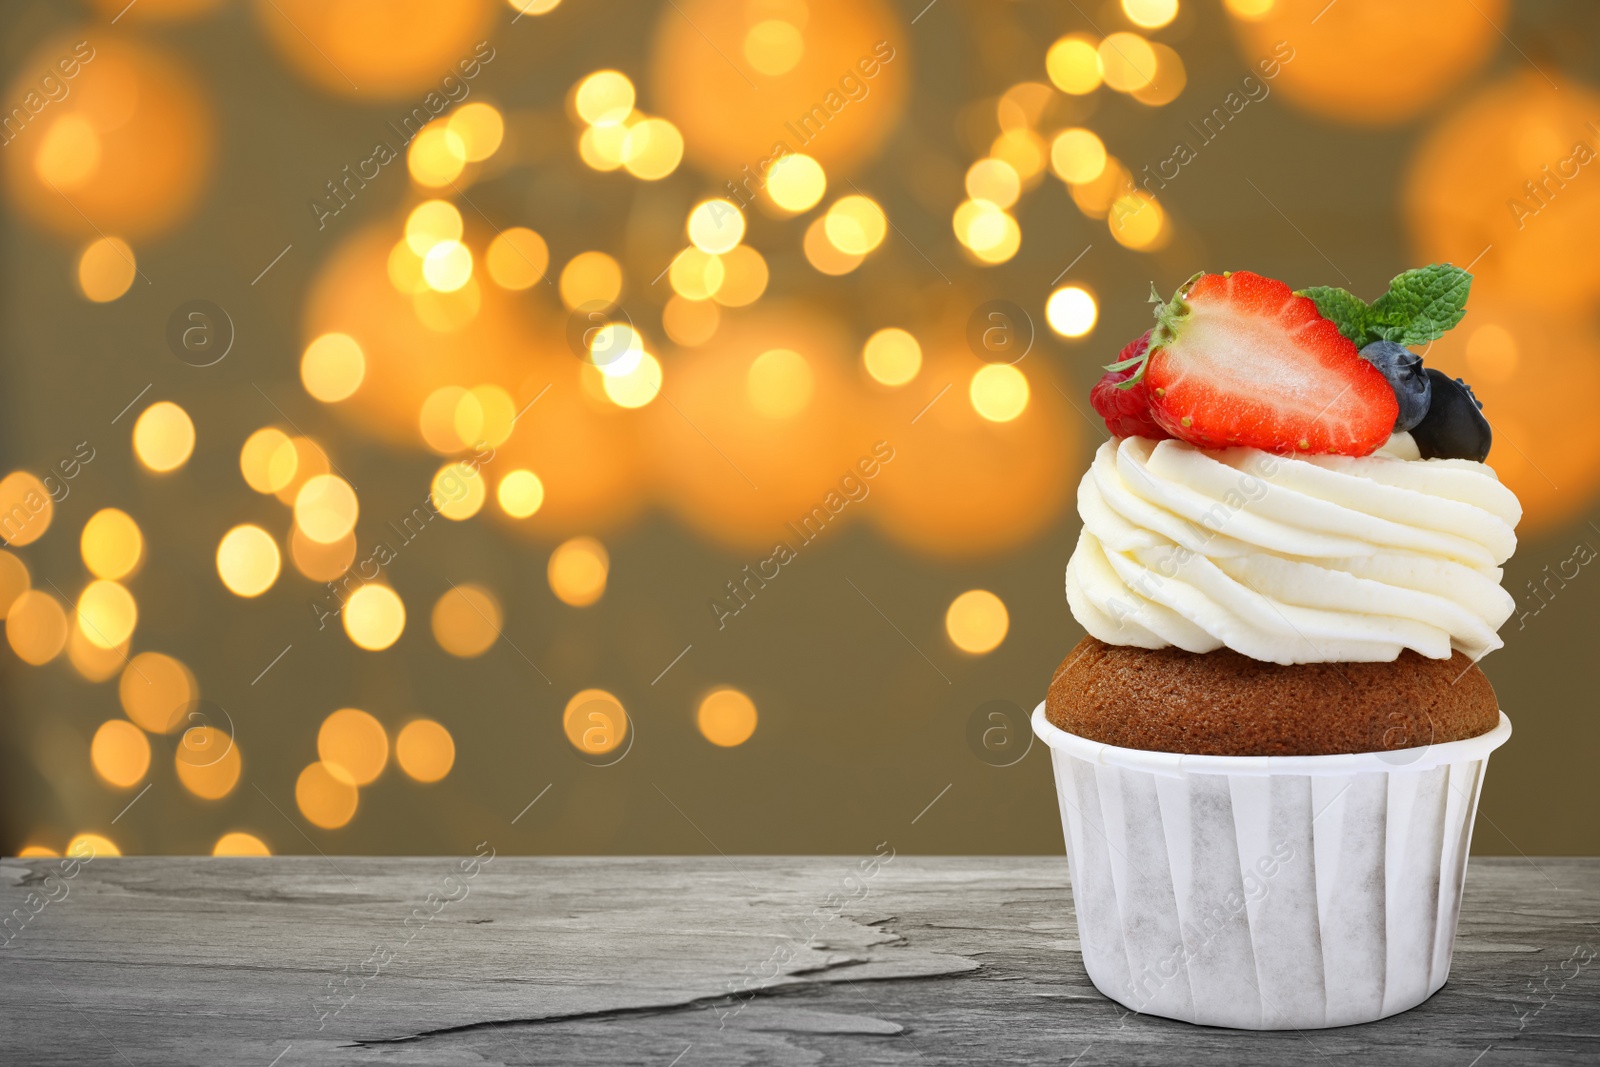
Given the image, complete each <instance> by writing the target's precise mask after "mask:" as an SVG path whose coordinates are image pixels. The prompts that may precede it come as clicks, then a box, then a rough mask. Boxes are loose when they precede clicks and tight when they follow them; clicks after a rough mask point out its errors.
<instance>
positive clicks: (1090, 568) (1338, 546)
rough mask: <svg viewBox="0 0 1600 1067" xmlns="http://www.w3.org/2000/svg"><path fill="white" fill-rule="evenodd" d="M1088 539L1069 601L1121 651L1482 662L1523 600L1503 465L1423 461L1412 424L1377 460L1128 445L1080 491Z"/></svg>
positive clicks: (1515, 516) (1114, 451) (1095, 467)
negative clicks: (1511, 569) (1512, 577)
mask: <svg viewBox="0 0 1600 1067" xmlns="http://www.w3.org/2000/svg"><path fill="white" fill-rule="evenodd" d="M1078 511H1079V514H1080V515H1081V516H1082V517H1083V532H1082V533H1081V534H1080V535H1079V537H1078V545H1077V548H1076V550H1075V551H1074V552H1073V554H1072V559H1071V561H1070V562H1069V563H1068V564H1067V602H1068V604H1069V605H1070V606H1071V608H1072V614H1073V616H1074V617H1075V618H1076V619H1077V620H1078V622H1079V623H1080V624H1082V626H1083V627H1084V628H1085V629H1086V630H1088V631H1089V633H1090V634H1092V635H1093V636H1095V637H1097V638H1099V639H1100V640H1101V641H1104V642H1106V643H1107V644H1112V645H1134V646H1137V647H1140V648H1165V647H1167V646H1169V645H1176V646H1177V647H1179V648H1182V649H1186V650H1188V651H1190V652H1210V651H1212V650H1214V649H1218V648H1222V647H1224V646H1226V647H1228V648H1231V649H1234V650H1235V651H1237V652H1240V653H1242V654H1244V655H1246V656H1249V657H1250V658H1252V659H1257V660H1264V661H1267V662H1271V663H1319V662H1341V661H1363V660H1365V661H1373V660H1392V659H1394V658H1395V657H1396V656H1398V655H1399V654H1400V651H1401V650H1402V649H1406V648H1410V649H1414V650H1415V651H1417V652H1419V653H1421V654H1422V655H1424V656H1429V657H1431V658H1433V659H1445V658H1448V657H1449V655H1450V651H1451V649H1452V648H1455V649H1459V650H1460V651H1461V652H1463V653H1465V654H1466V655H1467V656H1469V657H1471V658H1472V659H1474V660H1476V659H1478V658H1479V657H1481V656H1482V655H1484V654H1485V653H1487V652H1490V651H1492V650H1494V649H1496V648H1499V647H1500V646H1501V645H1502V644H1503V642H1502V641H1501V640H1500V638H1499V637H1498V636H1497V635H1496V632H1495V631H1497V630H1498V629H1499V628H1500V626H1501V624H1503V623H1504V622H1505V621H1506V619H1507V618H1509V617H1510V615H1511V612H1512V610H1513V609H1514V607H1515V602H1514V601H1513V599H1512V597H1511V595H1510V594H1509V593H1507V592H1506V591H1505V590H1504V589H1502V588H1501V587H1500V579H1501V570H1500V564H1502V563H1504V562H1505V560H1506V559H1507V558H1508V557H1510V555H1511V553H1512V550H1513V549H1515V547H1516V543H1517V540H1516V535H1515V533H1514V529H1515V527H1516V524H1517V521H1518V520H1519V519H1520V518H1521V517H1522V507H1521V505H1520V504H1519V503H1518V502H1517V498H1516V496H1515V495H1514V494H1513V493H1512V492H1511V491H1510V490H1509V489H1507V488H1506V487H1505V486H1503V485H1501V484H1500V480H1499V478H1497V477H1496V476H1495V473H1494V471H1493V470H1491V469H1490V468H1489V467H1487V466H1485V465H1484V464H1482V463H1475V462H1473V461H1471V460H1464V459H1430V460H1424V459H1420V458H1419V457H1418V453H1417V449H1416V445H1415V443H1413V442H1412V440H1411V437H1410V435H1409V434H1403V433H1402V434H1395V435H1394V436H1393V437H1392V438H1390V440H1389V442H1388V443H1387V444H1386V445H1385V446H1384V447H1383V448H1382V449H1380V450H1379V451H1377V452H1375V453H1373V454H1372V455H1370V456H1361V457H1350V456H1308V457H1298V456H1296V457H1291V456H1278V455H1273V454H1272V453H1268V452H1262V451H1259V450H1257V449H1253V448H1230V449H1223V450H1219V451H1209V450H1202V449H1198V448H1195V447H1194V446H1192V445H1189V444H1185V443H1183V442H1181V441H1175V440H1165V441H1159V442H1157V441H1150V440H1147V439H1145V438H1142V437H1126V438H1120V439H1114V440H1110V441H1107V442H1106V443H1105V444H1103V445H1101V446H1100V449H1099V451H1097V452H1096V453H1095V457H1094V463H1093V464H1092V465H1091V466H1090V468H1089V471H1088V473H1087V474H1085V475H1084V477H1083V481H1082V482H1081V483H1080V484H1079V486H1078Z"/></svg>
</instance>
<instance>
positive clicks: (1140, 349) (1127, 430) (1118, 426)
mask: <svg viewBox="0 0 1600 1067" xmlns="http://www.w3.org/2000/svg"><path fill="white" fill-rule="evenodd" d="M1150 333H1151V331H1149V330H1146V331H1145V332H1144V336H1143V337H1140V338H1138V339H1137V340H1134V341H1130V342H1129V343H1128V346H1127V347H1126V348H1124V349H1123V350H1122V354H1121V355H1119V356H1117V362H1119V363H1126V362H1128V361H1129V360H1134V361H1137V360H1138V359H1139V358H1140V357H1141V356H1143V355H1144V353H1145V349H1147V348H1148V347H1149V346H1150ZM1134 373H1135V368H1134V367H1133V366H1128V367H1126V368H1125V369H1123V370H1113V371H1106V373H1105V376H1104V377H1102V378H1101V379H1100V380H1099V381H1098V382H1095V383H1094V388H1093V389H1091V390H1089V403H1090V404H1092V405H1093V406H1094V410H1095V411H1096V412H1097V413H1098V414H1099V416H1100V417H1101V418H1103V419H1105V420H1106V429H1108V430H1110V431H1111V433H1112V434H1113V435H1114V436H1116V437H1148V438H1150V439H1151V440H1153V441H1160V440H1162V439H1164V438H1167V437H1171V436H1172V435H1171V434H1169V433H1168V432H1167V431H1165V430H1163V429H1162V428H1161V427H1160V426H1159V425H1157V424H1156V420H1155V419H1153V418H1151V417H1150V396H1149V393H1148V392H1147V391H1146V389H1145V385H1144V382H1142V381H1140V382H1134V383H1133V384H1132V385H1130V386H1128V387H1127V388H1126V389H1124V388H1122V383H1123V382H1125V381H1127V380H1128V379H1129V378H1131V377H1132V376H1133V375H1134Z"/></svg>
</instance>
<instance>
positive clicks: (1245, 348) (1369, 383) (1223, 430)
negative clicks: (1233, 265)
mask: <svg viewBox="0 0 1600 1067" xmlns="http://www.w3.org/2000/svg"><path fill="white" fill-rule="evenodd" d="M1112 366H1113V367H1116V368H1118V369H1119V370H1120V369H1123V367H1122V365H1121V364H1117V363H1114V364H1112ZM1127 369H1130V370H1132V371H1133V372H1134V375H1135V376H1136V377H1137V375H1138V372H1139V367H1138V366H1134V365H1130V366H1129V367H1128V368H1127ZM1143 370H1144V378H1143V381H1144V384H1145V385H1146V387H1147V388H1148V389H1149V392H1150V413H1151V416H1152V417H1153V418H1154V419H1155V421H1156V422H1157V423H1159V424H1160V425H1161V426H1163V427H1165V428H1166V430H1167V431H1168V432H1170V433H1171V434H1172V435H1173V436H1174V437H1177V438H1179V439H1181V440H1184V441H1188V442H1189V443H1190V444H1193V445H1197V446H1199V447H1201V448H1227V447H1229V446H1231V445H1248V446H1251V447H1254V448H1260V449H1263V450H1265V451H1268V452H1311V453H1325V452H1331V453H1337V454H1339V455H1345V456H1364V455H1367V454H1368V453H1369V452H1371V451H1373V450H1374V449H1376V448H1377V447H1378V446H1379V445H1381V444H1383V442H1384V441H1385V440H1387V439H1388V437H1389V433H1390V431H1391V430H1393V429H1394V423H1395V418H1396V416H1397V415H1398V414H1399V404H1398V402H1397V401H1396V400H1395V396H1394V390H1393V389H1391V388H1390V387H1389V382H1388V380H1387V379H1385V378H1384V376H1383V372H1382V371H1380V370H1378V368H1377V367H1374V366H1373V365H1372V364H1371V363H1368V362H1367V361H1366V360H1364V359H1362V358H1361V355H1360V353H1359V352H1358V351H1357V349H1356V346H1355V344H1354V343H1353V342H1352V341H1350V339H1349V338H1347V337H1345V336H1344V335H1343V334H1341V333H1340V332H1339V328H1338V327H1337V326H1335V325H1334V324H1333V323H1332V322H1329V321H1328V320H1327V319H1325V318H1323V317H1322V316H1321V315H1320V314H1318V312H1317V306H1316V305H1315V304H1314V303H1312V302H1311V301H1310V300H1309V299H1307V298H1305V297H1302V296H1295V295H1294V293H1292V292H1291V291H1290V290H1289V287H1288V286H1287V285H1285V284H1283V283H1282V282H1279V281H1274V280H1272V279H1271V278H1263V277H1261V275H1259V274H1251V273H1250V272H1249V271H1236V272H1234V273H1232V274H1200V275H1196V276H1195V277H1194V278H1192V279H1191V280H1190V281H1189V282H1188V283H1187V284H1185V285H1184V286H1183V287H1182V288H1181V289H1179V290H1178V294H1177V296H1175V297H1173V298H1172V302H1171V303H1169V304H1167V305H1166V306H1165V307H1163V308H1162V309H1161V310H1160V311H1159V312H1158V313H1157V315H1156V328H1155V330H1154V331H1152V336H1151V345H1150V350H1149V353H1148V354H1147V357H1146V360H1145V361H1144V363H1143Z"/></svg>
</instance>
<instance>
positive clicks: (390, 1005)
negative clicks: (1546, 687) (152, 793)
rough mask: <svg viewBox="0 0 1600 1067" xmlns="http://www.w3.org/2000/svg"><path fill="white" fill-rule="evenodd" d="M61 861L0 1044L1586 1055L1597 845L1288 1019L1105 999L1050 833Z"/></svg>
mask: <svg viewBox="0 0 1600 1067" xmlns="http://www.w3.org/2000/svg"><path fill="white" fill-rule="evenodd" d="M59 863H60V861H56V860H28V861H14V860H5V861H0V914H5V915H10V916H12V921H11V924H10V925H9V926H8V927H7V930H6V933H5V935H0V940H3V939H4V937H6V936H9V941H8V942H7V943H6V944H5V947H3V948H0V1050H3V1052H4V1056H3V1059H4V1060H5V1061H6V1062H27V1063H30V1064H77V1063H108V1062H115V1063H127V1064H137V1065H143V1064H146V1063H150V1064H156V1063H160V1064H189V1063H194V1064H215V1063H234V1062H240V1063H255V1064H260V1065H262V1067H268V1065H273V1064H276V1067H295V1065H296V1064H320V1063H365V1062H379V1061H381V1062H383V1063H386V1064H424V1063H426V1064H524V1063H528V1064H531V1063H549V1062H561V1063H578V1064H581V1063H615V1062H638V1063H658V1064H662V1065H669V1064H676V1067H694V1065H698V1064H724V1063H726V1064H745V1063H749V1064H763V1065H765V1064H789V1063H796V1064H811V1063H823V1062H849V1063H884V1064H902V1063H905V1064H911V1063H916V1064H927V1063H972V1062H1001V1061H1004V1062H1052V1063H1067V1062H1071V1061H1072V1060H1073V1058H1074V1057H1076V1056H1080V1055H1081V1056H1082V1059H1081V1060H1079V1061H1078V1062H1079V1063H1080V1064H1081V1065H1082V1067H1092V1065H1093V1064H1094V1063H1097V1062H1099V1063H1104V1062H1130V1061H1139V1062H1148V1063H1161V1062H1167V1061H1169V1060H1170V1061H1171V1062H1184V1063H1229V1064H1235V1063H1237V1064H1251V1063H1279V1062H1283V1061H1285V1060H1287V1059H1291V1058H1293V1059H1295V1060H1297V1061H1298V1060H1303V1059H1307V1058H1309V1059H1312V1060H1317V1059H1320V1058H1321V1057H1320V1056H1318V1055H1316V1054H1317V1053H1321V1054H1322V1055H1325V1056H1329V1057H1330V1058H1337V1057H1340V1056H1343V1057H1345V1058H1346V1059H1348V1060H1349V1061H1350V1062H1392V1061H1394V1060H1395V1059H1398V1058H1400V1057H1402V1056H1403V1057H1404V1059H1405V1060H1406V1061H1407V1062H1408V1064H1416V1065H1426V1064H1433V1063H1439V1064H1452V1065H1454V1067H1462V1065H1464V1064H1466V1063H1469V1062H1472V1061H1473V1058H1474V1057H1475V1056H1477V1055H1479V1054H1480V1053H1482V1052H1484V1050H1485V1049H1487V1048H1492V1049H1493V1050H1494V1054H1493V1055H1490V1056H1487V1057H1486V1058H1485V1061H1484V1067H1491V1065H1492V1063H1493V1062H1494V1056H1495V1055H1498V1056H1502V1057H1504V1058H1506V1059H1508V1060H1520V1061H1522V1062H1530V1063H1532V1062H1538V1063H1555V1064H1562V1063H1593V1062H1596V1061H1597V1060H1600V961H1597V962H1596V963H1595V964H1587V965H1585V966H1584V967H1581V968H1575V966H1574V965H1573V964H1571V963H1568V964H1567V965H1566V966H1564V967H1563V962H1564V961H1568V960H1569V959H1570V958H1571V954H1572V952H1573V950H1574V949H1575V947H1577V946H1579V945H1588V946H1589V947H1591V948H1600V928H1597V927H1596V926H1595V925H1594V924H1595V923H1596V922H1600V861H1596V860H1544V859H1541V860H1537V861H1523V860H1520V859H1519V860H1493V859H1481V858H1480V859H1475V860H1474V861H1473V864H1472V868H1471V873H1470V875H1469V878H1468V884H1467V893H1466V902H1465V904H1464V907H1463V913H1462V922H1461V932H1460V937H1459V940H1458V944H1457V957H1456V960H1455V966H1454V971H1453V974H1452V978H1451V980H1450V983H1449V984H1448V985H1447V986H1446V987H1445V989H1444V990H1443V991H1441V992H1440V993H1439V994H1438V995H1436V996H1435V997H1434V998H1433V999H1432V1000H1430V1001H1428V1002H1427V1003H1426V1004H1424V1005H1423V1006H1422V1007H1420V1008H1418V1009H1416V1010H1414V1011H1412V1012H1408V1013H1406V1014H1404V1015H1401V1016H1398V1017H1396V1018H1394V1019H1390V1020H1385V1021H1383V1022H1380V1023H1375V1024H1371V1025H1369V1026H1362V1027H1351V1028H1345V1029H1342V1030H1334V1031H1318V1032H1316V1033H1313V1034H1306V1035H1296V1034H1294V1033H1286V1034H1239V1033H1234V1032H1229V1031H1219V1030H1202V1029H1196V1028H1193V1027H1188V1026H1185V1025H1183V1024H1181V1023H1173V1022H1169V1021H1167V1020H1162V1019H1152V1018H1144V1017H1140V1016H1135V1015H1130V1014H1129V1013H1127V1012H1125V1011H1123V1010H1122V1009H1120V1008H1118V1007H1117V1006H1115V1005H1114V1004H1112V1003H1111V1002H1110V1001H1108V1000H1106V999H1105V998H1103V997H1101V996H1100V994H1099V993H1098V992H1097V991H1095V989H1094V988H1093V986H1092V985H1090V983H1089V982H1088V980H1087V977H1086V976H1085V975H1084V973H1083V970H1082V964H1081V962H1080V958H1079V956H1080V953H1079V948H1078V941H1077V928H1076V923H1075V921H1074V918H1073V913H1072V909H1071V902H1070V897H1069V895H1068V892H1067V870H1066V863H1065V861H1064V860H1063V859H1062V858H1060V857H994V858H956V857H940V858H932V857H910V856H899V857H896V858H894V859H893V860H892V861H891V862H885V863H883V864H882V865H881V866H877V867H875V868H874V869H873V870H872V871H871V873H870V875H868V874H866V873H865V868H864V867H863V865H862V862H861V861H860V860H858V859H855V858H847V857H837V858H836V857H806V858H782V857H735V858H731V859H730V858H723V857H671V858H632V859H580V858H542V859H528V858H512V857H497V858H494V859H492V860H491V861H489V862H487V863H481V864H479V865H477V866H476V867H473V866H472V865H470V864H469V863H467V862H464V861H460V860H457V859H453V858H448V857H441V858H405V859H385V858H347V857H336V858H333V859H327V858H323V857H274V858H270V859H213V858H194V857H168V858H155V857H140V858H127V859H112V858H104V859H97V860H94V861H93V862H92V863H89V864H86V865H84V866H82V867H81V868H80V869H79V870H78V871H77V872H76V874H75V875H74V876H73V877H71V878H70V879H65V880H63V879H62V878H61V877H60V876H59V874H58V875H57V876H56V877H55V879H54V881H52V880H51V879H50V878H49V877H47V876H49V875H50V874H51V872H52V871H57V870H59V868H58V867H57V866H56V865H57V864H59ZM468 870H471V871H472V873H471V874H470V875H469V874H467V873H466V872H467V871H468ZM63 886H64V890H63ZM47 887H48V888H51V889H52V892H51V894H50V895H51V896H52V897H53V898H54V899H51V900H49V901H47V902H44V903H43V904H41V903H40V901H41V900H42V899H43V898H42V897H41V896H40V894H41V893H42V892H44V891H45V889H46V888H47ZM30 894H31V896H30ZM19 914H20V915H22V916H25V921H23V920H22V919H19V918H17V916H18V915H19ZM1575 969H1576V970H1577V972H1578V973H1576V974H1573V973H1572V972H1573V971H1574V970H1575ZM1307 1044H1310V1045H1311V1048H1307V1047H1306V1045H1307ZM1519 1054H1520V1055H1519Z"/></svg>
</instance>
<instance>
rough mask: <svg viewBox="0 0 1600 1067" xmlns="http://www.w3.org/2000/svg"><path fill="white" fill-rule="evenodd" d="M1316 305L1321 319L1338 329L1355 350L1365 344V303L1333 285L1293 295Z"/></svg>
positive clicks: (1366, 318)
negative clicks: (1305, 298) (1351, 342)
mask: <svg viewBox="0 0 1600 1067" xmlns="http://www.w3.org/2000/svg"><path fill="white" fill-rule="evenodd" d="M1295 295H1296V296H1303V297H1307V298H1308V299H1310V301H1311V302H1312V303H1313V304H1316V305H1317V311H1318V313H1319V314H1321V315H1322V317H1323V318H1325V319H1327V320H1328V321H1329V322H1331V323H1333V324H1334V325H1335V326H1337V327H1339V332H1340V333H1342V334H1344V335H1345V336H1346V337H1348V338H1349V339H1350V340H1352V341H1354V342H1355V345H1356V347H1357V348H1360V347H1361V346H1362V345H1364V344H1366V343H1367V340H1366V338H1367V327H1368V323H1369V319H1370V315H1371V312H1370V309H1369V308H1368V307H1367V302H1366V301H1365V300H1363V299H1361V298H1360V297H1359V296H1356V295H1355V294H1353V293H1347V292H1345V291H1344V290H1343V289H1340V288H1339V287H1338V286H1334V285H1313V286H1312V287H1311V288H1309V289H1301V290H1298V291H1297V292H1296V293H1295Z"/></svg>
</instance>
